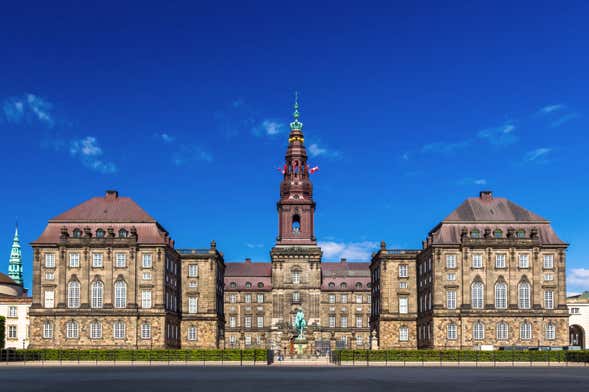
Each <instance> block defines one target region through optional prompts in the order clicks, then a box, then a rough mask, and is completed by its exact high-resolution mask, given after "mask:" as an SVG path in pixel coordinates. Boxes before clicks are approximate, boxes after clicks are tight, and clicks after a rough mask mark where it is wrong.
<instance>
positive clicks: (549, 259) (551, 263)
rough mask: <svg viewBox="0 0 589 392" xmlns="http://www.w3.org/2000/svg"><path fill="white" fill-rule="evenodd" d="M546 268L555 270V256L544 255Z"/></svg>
mask: <svg viewBox="0 0 589 392" xmlns="http://www.w3.org/2000/svg"><path fill="white" fill-rule="evenodd" d="M544 268H548V269H552V268H554V255H544Z"/></svg>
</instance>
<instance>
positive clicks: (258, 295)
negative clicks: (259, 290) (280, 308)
mask: <svg viewBox="0 0 589 392" xmlns="http://www.w3.org/2000/svg"><path fill="white" fill-rule="evenodd" d="M256 299H257V302H258V303H259V304H263V303H264V294H257V295H256Z"/></svg>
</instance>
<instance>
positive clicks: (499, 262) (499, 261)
mask: <svg viewBox="0 0 589 392" xmlns="http://www.w3.org/2000/svg"><path fill="white" fill-rule="evenodd" d="M495 268H505V254H497V255H495Z"/></svg>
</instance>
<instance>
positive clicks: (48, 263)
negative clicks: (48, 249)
mask: <svg viewBox="0 0 589 392" xmlns="http://www.w3.org/2000/svg"><path fill="white" fill-rule="evenodd" d="M45 267H47V268H55V254H53V253H46V254H45Z"/></svg>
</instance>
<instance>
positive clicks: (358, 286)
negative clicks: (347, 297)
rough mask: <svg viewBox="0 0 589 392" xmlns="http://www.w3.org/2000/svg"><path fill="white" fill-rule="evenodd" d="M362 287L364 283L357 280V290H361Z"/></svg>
mask: <svg viewBox="0 0 589 392" xmlns="http://www.w3.org/2000/svg"><path fill="white" fill-rule="evenodd" d="M361 288H362V283H360V282H356V290H360V289H361Z"/></svg>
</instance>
